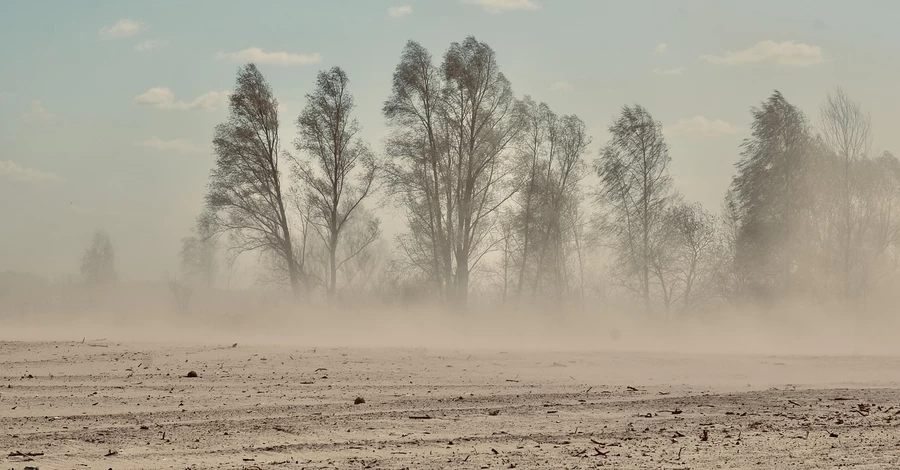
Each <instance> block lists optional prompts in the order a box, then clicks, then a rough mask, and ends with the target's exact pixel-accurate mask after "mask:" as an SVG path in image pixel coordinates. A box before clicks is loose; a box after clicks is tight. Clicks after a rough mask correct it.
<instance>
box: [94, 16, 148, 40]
mask: <svg viewBox="0 0 900 470" xmlns="http://www.w3.org/2000/svg"><path fill="white" fill-rule="evenodd" d="M145 29H146V27H145V26H144V25H143V24H142V23H140V22H138V21H134V20H129V19H122V20H119V21H118V22H116V24H114V25H112V26H107V27H105V28H102V29H101V30H100V35H101V36H103V37H105V38H107V39H111V38H125V37H128V36H134V35H135V34H137V33H140V32H141V31H144V30H145Z"/></svg>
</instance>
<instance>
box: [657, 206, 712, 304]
mask: <svg viewBox="0 0 900 470" xmlns="http://www.w3.org/2000/svg"><path fill="white" fill-rule="evenodd" d="M666 223H667V224H668V225H669V226H670V227H671V232H670V234H671V236H672V237H673V240H672V242H673V243H672V244H671V258H672V273H673V275H674V278H675V281H676V283H677V285H676V286H673V287H674V288H675V289H677V292H676V294H675V296H674V297H673V300H674V301H678V300H680V301H681V304H682V310H684V311H687V310H690V309H692V308H694V307H695V306H696V305H697V304H698V303H700V302H701V301H702V300H704V299H705V298H706V297H707V295H708V294H709V292H710V290H711V287H712V281H713V276H714V269H713V265H712V261H713V254H714V253H713V252H714V250H715V248H716V242H717V230H716V225H715V219H714V217H713V216H712V214H710V213H709V212H708V211H706V210H705V209H703V207H702V206H701V205H700V204H697V203H695V204H686V203H681V204H675V205H674V206H673V207H672V208H671V209H669V213H668V215H667V221H666Z"/></svg>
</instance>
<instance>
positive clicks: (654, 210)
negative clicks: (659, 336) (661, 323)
mask: <svg viewBox="0 0 900 470" xmlns="http://www.w3.org/2000/svg"><path fill="white" fill-rule="evenodd" d="M609 133H610V134H611V135H612V136H611V137H610V139H609V142H608V143H607V145H606V146H605V147H604V148H603V149H602V150H601V153H600V157H599V158H598V159H597V160H595V162H594V169H595V171H596V172H597V175H598V176H599V178H600V188H599V191H598V201H597V202H598V203H599V204H600V205H601V206H602V207H603V208H605V209H606V210H607V211H608V214H607V216H608V219H607V221H606V225H605V227H606V229H607V230H608V231H609V233H610V234H611V235H612V239H613V249H614V252H615V256H616V260H617V266H618V268H619V270H620V273H621V275H622V277H623V281H624V282H625V284H626V287H629V288H630V289H632V290H634V291H636V292H637V293H638V294H639V295H640V296H641V298H642V299H643V303H644V309H645V310H646V312H647V313H648V314H649V313H650V312H651V299H650V297H651V291H652V286H651V282H652V280H651V277H650V276H651V271H652V269H653V263H654V260H653V258H652V256H653V250H652V249H653V245H654V244H655V243H657V240H655V239H654V237H655V236H659V235H660V234H661V233H663V232H662V228H663V227H664V223H665V215H666V213H667V210H668V208H669V206H670V204H671V203H672V201H673V200H675V199H676V194H675V192H674V190H673V188H672V178H671V176H670V175H669V163H670V161H671V159H670V158H669V150H668V145H667V144H666V141H665V138H664V137H663V133H662V124H661V123H659V122H658V121H654V120H653V117H652V116H651V115H650V113H649V112H647V110H646V109H644V108H643V107H642V106H640V105H634V106H625V107H623V108H622V113H621V115H620V116H619V117H618V118H617V119H616V120H615V121H614V122H613V124H612V125H610V126H609Z"/></svg>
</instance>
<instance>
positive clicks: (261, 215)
mask: <svg viewBox="0 0 900 470" xmlns="http://www.w3.org/2000/svg"><path fill="white" fill-rule="evenodd" d="M213 148H214V150H215V154H216V162H215V167H214V168H213V169H212V171H211V172H210V175H209V192H208V193H207V195H206V204H207V207H208V209H209V210H210V212H211V213H212V214H215V216H216V221H215V226H216V227H218V228H219V229H221V230H223V231H228V232H230V233H231V235H232V237H231V240H232V247H231V248H232V249H233V250H234V253H242V252H246V251H254V250H261V251H262V252H263V253H264V254H266V255H272V256H274V257H276V258H278V259H280V260H283V263H281V264H282V265H283V269H284V270H285V271H287V274H288V276H287V277H288V279H289V281H290V285H291V289H292V290H293V292H294V295H295V296H299V295H300V292H301V285H300V282H301V279H300V275H299V273H298V270H297V265H296V263H295V260H294V250H293V245H292V243H291V231H290V222H289V220H288V216H287V212H286V210H285V194H284V192H283V191H282V182H281V176H282V169H281V167H280V163H281V162H280V158H279V153H280V140H279V135H278V101H277V100H276V99H275V96H274V95H273V93H272V89H271V88H270V87H269V84H268V82H266V79H265V78H264V77H263V75H262V73H260V71H259V69H257V68H256V65H254V64H247V65H245V66H243V67H241V68H240V70H238V74H237V83H236V85H235V90H234V93H233V94H232V95H231V96H230V97H229V115H228V120H227V121H226V122H224V123H222V124H219V125H218V126H216V131H215V137H214V138H213Z"/></svg>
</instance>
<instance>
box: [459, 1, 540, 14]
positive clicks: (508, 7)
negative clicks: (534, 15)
mask: <svg viewBox="0 0 900 470" xmlns="http://www.w3.org/2000/svg"><path fill="white" fill-rule="evenodd" d="M462 2H463V3H468V4H470V5H478V6H480V7H481V8H483V9H484V11H486V12H488V13H503V12H506V11H515V10H525V11H534V10H539V9H540V8H541V6H540V5H539V4H537V3H536V2H535V1H534V0H462Z"/></svg>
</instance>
